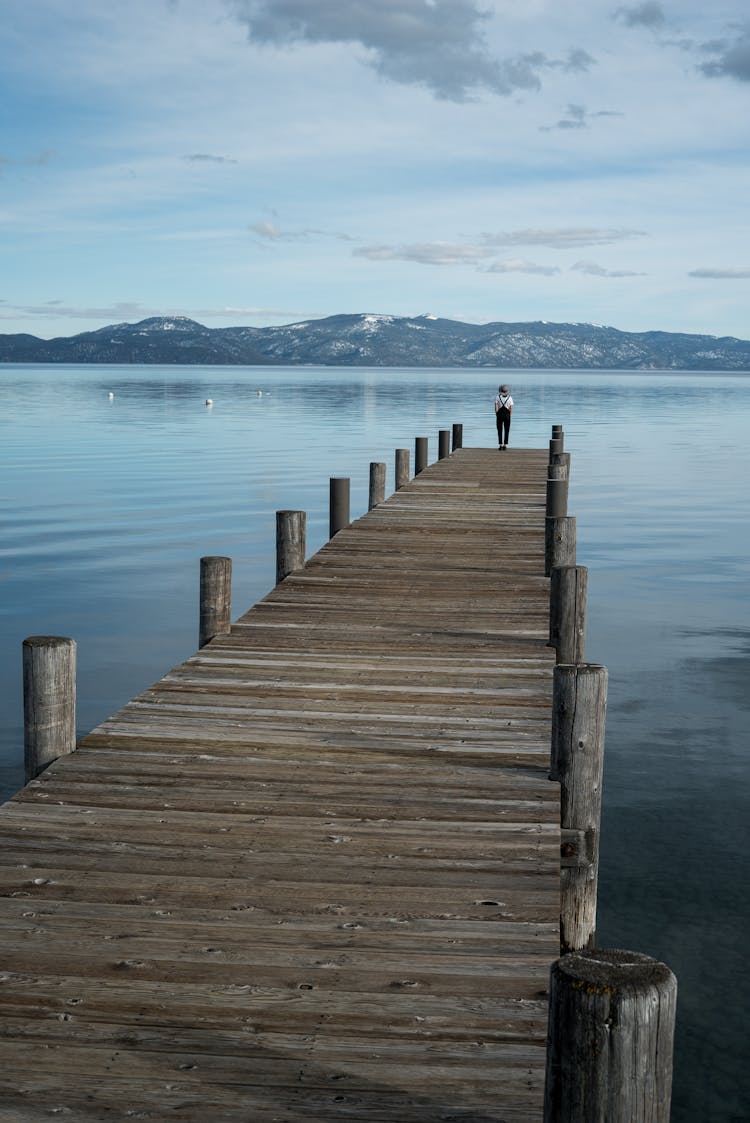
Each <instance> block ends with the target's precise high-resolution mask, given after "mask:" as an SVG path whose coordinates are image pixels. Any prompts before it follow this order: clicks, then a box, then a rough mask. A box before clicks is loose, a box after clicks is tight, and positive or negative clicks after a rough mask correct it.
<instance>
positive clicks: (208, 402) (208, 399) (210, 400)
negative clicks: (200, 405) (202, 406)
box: [206, 398, 214, 406]
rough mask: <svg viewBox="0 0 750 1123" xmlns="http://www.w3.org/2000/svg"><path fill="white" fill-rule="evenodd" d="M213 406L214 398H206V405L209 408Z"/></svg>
mask: <svg viewBox="0 0 750 1123" xmlns="http://www.w3.org/2000/svg"><path fill="white" fill-rule="evenodd" d="M213 404H214V400H213V398H206V405H207V406H212V405H213Z"/></svg>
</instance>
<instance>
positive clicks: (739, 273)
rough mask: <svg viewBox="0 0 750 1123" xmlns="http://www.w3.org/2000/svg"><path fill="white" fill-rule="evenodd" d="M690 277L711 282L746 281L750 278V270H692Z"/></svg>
mask: <svg viewBox="0 0 750 1123" xmlns="http://www.w3.org/2000/svg"><path fill="white" fill-rule="evenodd" d="M688 277H702V278H703V279H704V280H709V281H744V280H746V279H747V278H748V277H750V268H749V269H691V270H690V272H689V273H688Z"/></svg>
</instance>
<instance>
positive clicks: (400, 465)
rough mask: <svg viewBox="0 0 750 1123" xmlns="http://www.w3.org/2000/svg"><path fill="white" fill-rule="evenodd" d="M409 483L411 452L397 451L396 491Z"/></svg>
mask: <svg viewBox="0 0 750 1123" xmlns="http://www.w3.org/2000/svg"><path fill="white" fill-rule="evenodd" d="M408 482H409V450H408V448H397V449H396V491H398V490H399V489H400V488H402V487H406V485H407V484H408Z"/></svg>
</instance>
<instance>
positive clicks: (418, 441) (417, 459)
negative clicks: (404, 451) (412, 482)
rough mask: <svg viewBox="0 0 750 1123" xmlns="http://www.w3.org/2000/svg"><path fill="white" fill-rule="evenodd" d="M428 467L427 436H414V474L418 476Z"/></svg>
mask: <svg viewBox="0 0 750 1123" xmlns="http://www.w3.org/2000/svg"><path fill="white" fill-rule="evenodd" d="M426 467H427V437H415V438H414V475H415V476H418V475H419V473H420V472H424V470H425V468H426Z"/></svg>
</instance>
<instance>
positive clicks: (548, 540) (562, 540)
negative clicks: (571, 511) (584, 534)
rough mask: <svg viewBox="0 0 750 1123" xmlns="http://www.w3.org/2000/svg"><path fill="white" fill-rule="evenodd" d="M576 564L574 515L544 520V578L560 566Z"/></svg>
mask: <svg viewBox="0 0 750 1123" xmlns="http://www.w3.org/2000/svg"><path fill="white" fill-rule="evenodd" d="M575 564H576V520H575V515H562V516H561V517H560V518H546V519H545V520H544V576H545V577H549V576H550V574H551V573H552V570H553V569H556V568H557V567H558V566H561V565H575Z"/></svg>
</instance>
